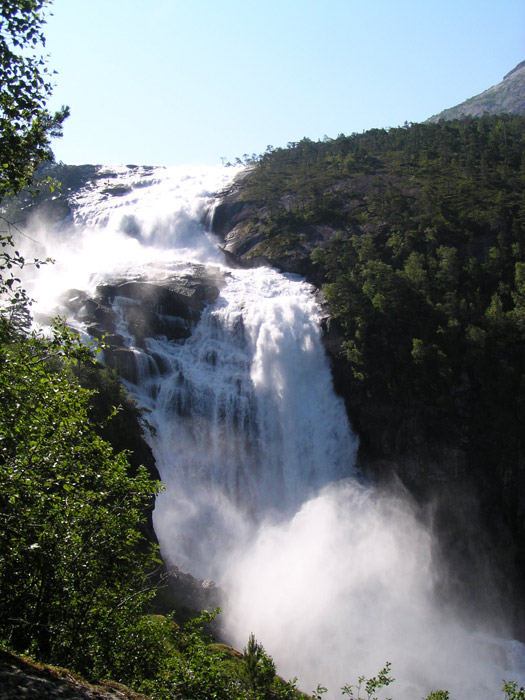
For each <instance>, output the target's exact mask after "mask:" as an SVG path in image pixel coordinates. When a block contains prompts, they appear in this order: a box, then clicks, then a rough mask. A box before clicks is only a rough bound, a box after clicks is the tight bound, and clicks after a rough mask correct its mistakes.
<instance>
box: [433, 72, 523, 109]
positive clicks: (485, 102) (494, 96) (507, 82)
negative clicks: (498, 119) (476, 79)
mask: <svg viewBox="0 0 525 700" xmlns="http://www.w3.org/2000/svg"><path fill="white" fill-rule="evenodd" d="M502 113H510V114H521V115H524V116H525V61H521V63H518V65H517V66H516V67H515V68H513V69H512V70H511V71H509V72H508V73H507V75H506V76H505V77H504V78H503V80H502V81H501V83H498V84H497V85H493V86H492V87H490V88H488V90H485V91H484V92H482V93H481V94H479V95H476V96H475V97H470V98H469V99H468V100H465V101H464V102H461V103H460V104H459V105H456V106H455V107H450V108H449V109H445V110H443V111H442V112H440V113H439V114H435V115H434V116H433V117H430V119H427V121H429V122H438V121H440V120H441V119H445V120H450V119H460V118H461V117H466V116H471V117H480V116H481V115H482V114H502Z"/></svg>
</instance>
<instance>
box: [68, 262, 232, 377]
mask: <svg viewBox="0 0 525 700" xmlns="http://www.w3.org/2000/svg"><path fill="white" fill-rule="evenodd" d="M223 280H224V275H223V273H222V272H220V271H219V270H218V269H213V268H210V267H204V266H203V265H192V266H191V267H187V266H184V269H183V270H181V272H179V273H177V271H176V269H173V270H172V271H171V273H170V274H167V275H162V276H161V277H159V279H158V280H157V281H155V278H154V276H153V278H152V277H148V280H147V281H146V279H145V278H144V277H135V278H132V279H130V278H125V279H124V278H122V279H115V280H108V281H106V282H105V283H104V284H103V285H100V286H98V287H97V290H96V294H95V295H94V297H89V296H88V295H86V293H85V292H82V291H79V290H77V289H71V290H70V291H69V292H68V293H67V294H66V295H65V296H64V298H63V299H62V303H63V305H64V307H65V309H66V310H67V311H68V312H70V313H73V314H74V315H75V317H76V318H77V319H78V320H79V321H82V322H83V323H85V325H86V328H87V331H88V333H89V334H90V335H91V336H92V337H93V338H96V339H99V340H100V339H103V342H104V345H105V350H104V361H105V364H106V365H107V366H109V367H111V368H115V369H117V371H118V373H119V374H120V376H122V377H124V379H127V380H128V381H130V382H132V383H135V384H136V383H137V381H138V372H139V367H138V365H137V362H136V356H135V353H134V352H133V351H132V350H131V349H130V348H129V347H128V345H127V344H126V343H125V341H124V338H123V336H122V335H121V333H120V332H119V329H120V326H119V324H120V322H121V320H123V321H125V322H126V326H127V328H128V330H129V332H131V334H132V335H133V337H134V344H136V345H138V346H139V347H140V346H143V345H144V341H145V339H146V338H151V337H155V336H162V337H165V338H167V339H168V340H181V339H184V338H188V337H189V336H190V335H191V331H192V328H193V327H194V326H195V323H196V322H197V321H198V320H199V318H200V315H201V312H202V310H203V309H204V307H205V306H206V304H209V303H212V302H213V301H215V299H216V298H217V297H218V295H219V289H220V286H221V284H222V282H223ZM115 298H118V299H120V304H119V312H118V313H117V311H116V310H115V308H114V306H113V302H114V300H115ZM119 315H120V316H121V318H119ZM152 362H155V365H156V366H155V367H154V368H153V371H155V372H158V373H159V374H163V373H164V371H165V369H166V368H165V367H164V365H163V360H162V358H161V357H155V356H152Z"/></svg>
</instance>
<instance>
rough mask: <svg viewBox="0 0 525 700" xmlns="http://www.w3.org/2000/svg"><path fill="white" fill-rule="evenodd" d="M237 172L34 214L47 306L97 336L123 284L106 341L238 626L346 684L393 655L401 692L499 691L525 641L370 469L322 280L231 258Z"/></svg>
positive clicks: (317, 676) (103, 182)
mask: <svg viewBox="0 0 525 700" xmlns="http://www.w3.org/2000/svg"><path fill="white" fill-rule="evenodd" d="M233 172H234V171H233V170H229V169H222V168H215V169H196V168H193V169H180V168H173V169H162V168H135V167H131V166H130V167H121V168H108V169H105V170H101V171H100V173H99V178H98V179H97V180H96V182H94V183H92V184H91V185H89V186H86V187H84V188H83V189H82V190H80V191H79V192H77V193H75V195H74V196H73V197H72V198H71V200H70V202H71V206H72V217H71V220H66V221H65V222H61V223H59V224H55V225H53V226H51V225H50V224H48V223H46V222H43V221H40V220H38V218H35V220H34V222H33V228H34V232H33V234H32V237H33V238H35V239H37V240H39V241H41V242H42V246H44V247H45V251H37V253H38V252H40V254H41V255H42V253H43V252H45V253H49V254H51V255H52V256H53V257H54V258H55V259H56V263H55V265H54V267H52V268H50V267H48V268H44V269H43V270H41V271H40V272H39V273H38V276H36V277H35V278H34V279H33V280H32V281H31V285H32V288H31V292H32V294H33V296H34V297H35V298H36V299H37V304H36V310H37V312H38V313H39V314H40V315H42V314H48V313H50V312H51V311H52V310H58V311H59V312H62V313H65V314H68V315H69V322H70V323H71V324H72V325H74V326H75V327H77V328H78V329H79V330H80V331H81V332H82V333H84V334H85V335H86V336H87V335H88V333H89V332H93V326H92V327H91V328H90V326H89V323H88V321H87V320H86V316H85V308H86V304H87V302H86V303H84V302H83V301H82V300H84V299H98V302H97V303H100V304H106V306H103V307H97V308H99V311H100V309H102V311H103V312H104V313H103V314H102V313H100V314H99V315H102V316H104V318H106V319H107V318H108V317H109V316H111V319H112V321H111V323H113V325H114V328H113V337H114V338H116V339H118V340H115V343H117V342H118V344H119V347H116V346H115V347H113V348H109V350H108V351H106V353H105V361H106V362H108V363H111V362H117V360H118V358H121V361H123V360H122V358H125V359H126V362H127V363H128V364H127V365H126V366H127V367H128V370H129V371H128V372H126V373H124V377H125V381H126V384H127V387H128V389H129V390H130V391H131V392H132V393H133V394H134V395H135V397H136V398H137V400H138V402H139V404H140V405H141V406H143V407H144V408H145V409H147V410H148V421H149V422H150V423H151V424H152V426H153V427H154V428H155V432H154V434H153V435H152V436H151V438H150V440H151V445H152V448H153V451H154V455H155V458H156V461H157V466H158V469H159V472H160V474H161V478H162V480H163V482H164V483H165V485H166V490H165V492H164V493H163V494H162V495H161V496H160V497H159V499H158V503H157V506H156V509H155V516H154V525H155V529H156V532H157V535H158V537H159V541H160V543H161V548H162V552H163V554H164V556H165V557H166V558H167V559H168V560H169V561H170V562H172V563H173V564H176V565H177V566H178V567H180V568H181V569H182V570H185V571H187V572H189V573H191V574H193V575H195V576H199V577H202V578H207V577H212V578H214V579H215V580H216V581H217V582H218V584H219V585H220V586H221V587H222V588H223V590H224V591H225V595H226V598H225V604H224V613H223V619H224V628H225V630H226V633H227V634H228V635H230V639H231V640H232V642H233V643H234V644H236V645H238V646H239V647H241V648H242V646H244V644H245V643H246V640H247V638H248V635H249V633H251V632H253V633H254V634H255V635H256V636H257V638H258V639H259V641H260V642H262V643H263V644H264V645H265V647H266V648H267V650H268V652H269V653H270V654H272V655H273V657H274V659H275V661H276V663H277V665H278V670H279V672H280V673H281V675H284V676H287V677H293V676H298V677H299V685H300V687H302V688H303V689H304V690H305V691H306V692H309V691H310V690H311V689H312V688H314V687H316V685H317V683H322V684H325V685H327V686H329V688H330V693H331V695H330V697H337V696H338V692H337V691H338V688H340V687H341V686H342V685H343V684H344V683H353V682H355V681H356V679H357V677H358V676H359V675H361V674H366V675H367V676H368V675H374V674H375V673H377V671H379V669H380V668H382V666H383V665H384V663H385V662H386V661H390V662H392V665H393V666H392V667H393V674H394V676H395V677H396V678H397V679H398V680H397V681H396V684H395V685H394V686H393V697H406V698H414V699H419V698H422V697H424V696H425V695H426V694H428V693H429V692H430V691H431V690H435V689H437V688H447V689H449V690H451V692H452V697H457V698H472V699H474V698H476V699H478V700H479V699H482V698H493V697H494V696H495V695H497V694H498V693H499V689H500V687H501V682H502V679H503V678H507V679H509V680H510V679H518V680H519V679H520V672H523V669H524V665H525V664H524V661H523V653H522V648H521V646H520V645H519V644H518V643H517V642H509V641H504V640H501V639H497V638H495V637H494V636H493V635H492V636H491V634H490V630H491V627H490V619H487V616H486V615H485V614H483V615H481V613H480V618H479V619H478V620H471V619H470V620H465V619H458V617H457V615H452V614H451V613H450V612H449V611H447V610H446V609H444V606H443V605H441V604H440V603H439V601H438V600H437V599H436V596H435V585H436V582H437V580H438V579H439V575H440V574H439V571H438V570H437V567H436V565H435V562H434V561H433V547H432V536H431V533H430V532H429V531H428V530H427V529H426V528H425V527H424V526H423V525H422V524H421V523H420V522H418V519H417V516H416V513H415V509H414V507H413V506H412V504H411V503H410V501H409V499H407V498H406V497H405V496H403V495H401V494H385V493H382V492H379V491H377V490H376V489H375V488H374V487H373V486H371V485H368V484H366V483H365V482H363V481H362V480H360V479H359V478H358V475H357V474H356V470H355V457H356V449H357V439H356V437H355V435H354V434H353V433H352V431H351V429H350V426H349V425H348V421H347V418H346V414H345V410H344V405H343V403H342V401H341V399H340V398H339V397H338V396H336V395H335V394H334V391H333V388H332V381H331V376H330V367H329V363H328V360H327V358H326V356H325V354H324V352H323V347H322V343H321V337H320V330H319V313H320V312H319V308H318V305H317V303H316V299H315V295H314V290H313V288H312V287H311V286H310V285H309V284H307V283H306V282H305V281H304V280H302V279H301V278H299V277H297V276H294V275H285V274H281V273H279V272H277V271H275V270H271V269H268V268H257V269H253V270H236V269H235V270H232V269H228V267H227V266H226V264H225V262H224V260H223V257H222V254H221V252H220V249H219V247H218V246H217V241H215V240H214V237H213V236H212V235H211V234H209V233H207V232H206V231H205V228H204V226H203V225H202V223H201V222H202V220H203V218H204V216H205V213H206V211H208V210H210V207H211V206H212V204H213V195H214V193H215V192H218V191H220V189H221V187H223V186H224V185H225V184H226V183H227V182H228V179H229V178H230V177H231V175H232V174H233ZM196 274H198V275H200V276H201V277H202V282H201V283H200V285H199V284H198V285H196V286H194V287H191V289H190V290H189V291H187V290H188V287H189V286H191V284H193V283H194V278H195V275H196ZM192 280H193V281H192ZM177 285H182V287H183V288H184V289H183V291H184V290H185V291H184V293H187V297H185V298H187V299H191V304H190V307H188V309H186V310H185V311H184V312H182V311H180V310H177V309H178V307H177V303H178V302H177V299H178V297H177V294H178V292H176V291H174V290H175V288H177V289H178V287H177ZM67 289H74V290H75V292H74V293H70V294H69V296H68V295H66V297H67V300H68V301H67V303H66V302H65V301H64V299H65V298H66V297H64V292H65V291H66V290H67ZM139 293H140V294H146V295H149V296H147V298H145V297H143V298H140V297H139V296H138V295H139ZM153 294H154V295H155V296H154V297H153V296H152V295H153ZM199 294H200V295H201V296H200V297H199V296H198V295H199ZM97 295H98V296H97ZM170 295H171V296H170ZM197 297H198V298H197ZM79 300H80V301H79ZM192 304H193V306H192ZM83 313H84V315H82V314H83ZM151 328H154V332H152V331H151ZM115 358H117V359H115ZM117 364H118V362H117ZM122 366H124V365H122ZM522 682H523V681H522ZM454 693H456V694H457V695H454Z"/></svg>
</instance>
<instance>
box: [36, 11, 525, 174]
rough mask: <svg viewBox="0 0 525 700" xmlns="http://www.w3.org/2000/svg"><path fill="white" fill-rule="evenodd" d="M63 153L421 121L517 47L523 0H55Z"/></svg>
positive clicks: (158, 155) (216, 150)
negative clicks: (65, 109)
mask: <svg viewBox="0 0 525 700" xmlns="http://www.w3.org/2000/svg"><path fill="white" fill-rule="evenodd" d="M51 11H52V12H53V16H51V17H48V23H47V25H46V27H45V34H46V37H47V45H46V51H47V53H49V55H50V58H49V63H50V66H51V67H52V68H54V69H55V70H56V71H57V75H56V76H55V80H56V87H55V91H54V96H53V100H52V102H51V105H50V106H51V107H58V106H60V105H62V104H68V105H69V106H70V108H71V117H70V118H69V119H68V121H67V122H66V124H65V128H64V137H63V139H61V140H59V141H56V142H55V143H54V151H55V154H56V157H57V159H58V160H62V161H64V162H66V163H87V162H90V163H137V164H151V165H154V164H163V165H177V164H185V163H187V164H193V163H195V164H197V163H198V164H215V163H220V158H221V156H225V157H226V158H228V159H234V158H235V157H236V156H242V155H243V154H244V153H249V154H251V153H260V152H261V151H263V150H264V149H265V148H266V146H267V145H268V144H272V145H274V146H284V145H286V143H287V142H289V141H297V140H299V139H301V138H302V137H303V136H308V137H309V138H311V139H314V140H317V139H319V138H323V136H324V135H325V134H326V135H328V136H331V137H335V136H337V135H338V134H340V133H345V134H351V133H352V132H355V131H362V130H364V129H368V128H372V127H389V126H398V125H400V124H403V123H404V122H405V121H409V122H410V121H414V122H417V121H423V120H425V119H426V118H427V117H430V116H431V115H432V114H435V113H437V112H439V111H441V110H442V109H445V108H446V107H451V106H453V105H455V104H457V103H458V102H461V101H463V100H464V99H466V98H468V97H472V96H473V95H476V94H478V93H479V92H482V91H483V90H485V89H486V88H488V87H490V86H491V85H494V84H496V83H498V82H499V81H500V80H501V79H502V78H503V76H504V75H505V74H506V73H507V72H508V71H509V70H511V69H512V68H514V66H515V65H516V64H517V63H519V62H520V61H522V60H524V59H525V2H524V0H440V2H436V1H435V0H150V1H149V2H146V0H54V2H53V4H52V7H51Z"/></svg>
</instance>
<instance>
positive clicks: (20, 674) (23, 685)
mask: <svg viewBox="0 0 525 700" xmlns="http://www.w3.org/2000/svg"><path fill="white" fill-rule="evenodd" d="M20 698H25V700H43V699H44V698H46V699H47V700H147V698H146V696H145V695H140V694H139V693H135V692H134V691H133V690H131V689H130V688H127V687H126V686H123V685H121V684H120V683H114V682H113V681H101V682H99V683H96V684H93V683H89V682H88V681H86V680H85V679H84V678H82V677H81V676H79V675H77V674H73V673H71V672H70V671H67V670H65V669H62V668H56V667H55V666H47V665H45V664H40V663H35V662H34V661H31V660H30V659H26V658H22V657H20V656H15V655H14V654H10V653H8V652H6V651H3V650H0V700H20Z"/></svg>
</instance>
